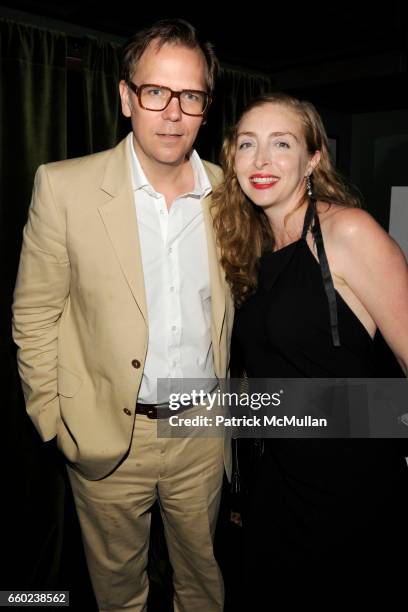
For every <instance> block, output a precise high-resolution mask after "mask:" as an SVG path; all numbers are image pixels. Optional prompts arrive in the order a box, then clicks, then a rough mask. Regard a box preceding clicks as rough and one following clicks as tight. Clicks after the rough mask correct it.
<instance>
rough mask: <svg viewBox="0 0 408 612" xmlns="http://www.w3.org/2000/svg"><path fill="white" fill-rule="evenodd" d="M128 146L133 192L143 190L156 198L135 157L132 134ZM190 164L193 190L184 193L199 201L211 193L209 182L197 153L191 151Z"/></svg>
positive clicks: (129, 136)
mask: <svg viewBox="0 0 408 612" xmlns="http://www.w3.org/2000/svg"><path fill="white" fill-rule="evenodd" d="M127 138H128V144H129V149H130V160H131V161H130V163H131V176H132V186H133V190H134V191H138V190H139V189H144V190H145V191H147V192H148V193H149V194H150V195H152V196H154V197H158V195H159V194H158V193H157V192H156V191H155V190H154V188H153V187H152V185H151V184H150V183H149V181H148V180H147V178H146V175H145V173H144V172H143V168H142V166H141V164H140V161H139V159H138V157H137V155H136V151H135V149H134V146H133V132H130V133H129V134H128V137H127ZM190 162H191V166H192V168H193V173H194V189H193V190H192V191H191V192H190V193H186V194H185V195H187V196H196V197H199V198H200V199H202V198H205V197H206V196H207V195H208V194H209V193H211V191H212V187H211V183H210V180H209V178H208V176H207V173H206V171H205V168H204V164H203V162H202V161H201V159H200V156H199V155H198V153H197V151H196V150H195V149H193V150H192V152H191V155H190Z"/></svg>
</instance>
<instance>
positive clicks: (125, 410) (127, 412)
mask: <svg viewBox="0 0 408 612" xmlns="http://www.w3.org/2000/svg"><path fill="white" fill-rule="evenodd" d="M123 412H124V413H125V414H127V415H128V416H131V414H132V413H131V412H130V410H129V408H124V409H123Z"/></svg>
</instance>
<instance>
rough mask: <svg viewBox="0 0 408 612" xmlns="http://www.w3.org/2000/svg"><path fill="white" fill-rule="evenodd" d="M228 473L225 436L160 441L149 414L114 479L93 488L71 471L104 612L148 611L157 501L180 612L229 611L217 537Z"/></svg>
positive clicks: (140, 417)
mask: <svg viewBox="0 0 408 612" xmlns="http://www.w3.org/2000/svg"><path fill="white" fill-rule="evenodd" d="M189 412H190V411H189ZM194 414H196V410H195V409H194ZM223 472H224V461H223V438H222V437H213V438H210V437H207V438H206V437H198V438H197V437H188V438H158V437H157V422H156V421H155V420H151V419H149V418H148V417H146V416H144V415H137V416H136V421H135V427H134V434H133V440H132V444H131V448H130V452H129V455H128V456H127V458H126V459H125V460H124V461H123V463H121V465H120V466H119V467H118V468H117V469H116V470H115V471H114V472H113V473H112V474H110V475H109V476H107V477H105V478H103V479H102V480H96V481H95V480H94V481H92V480H87V479H85V478H84V477H83V476H82V475H81V474H79V473H78V472H77V471H76V470H74V469H72V468H70V467H68V474H69V478H70V482H71V487H72V490H73V494H74V498H75V504H76V508H77V512H78V516H79V522H80V525H81V531H82V538H83V541H84V546H85V553H86V558H87V563H88V568H89V572H90V576H91V581H92V585H93V588H94V592H95V596H96V599H97V602H98V607H99V610H100V611H105V610H109V611H114V610H131V611H132V612H144V611H145V610H146V601H147V595H148V589H149V584H148V577H147V572H146V566H147V556H148V545H149V530H150V514H149V512H148V510H149V508H150V506H151V505H152V504H153V502H154V501H155V500H156V499H157V498H158V499H159V504H160V509H161V514H162V518H163V524H164V530H165V535H166V541H167V547H168V551H169V557H170V562H171V565H172V568H173V572H174V573H173V580H174V591H175V594H174V610H175V612H221V611H222V609H223V601H224V587H223V581H222V576H221V572H220V569H219V567H218V564H217V562H216V560H215V558H214V553H213V538H214V532H215V525H216V520H217V515H218V508H219V502H220V496H221V485H222V478H223Z"/></svg>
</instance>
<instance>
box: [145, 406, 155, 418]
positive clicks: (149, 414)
mask: <svg viewBox="0 0 408 612" xmlns="http://www.w3.org/2000/svg"><path fill="white" fill-rule="evenodd" d="M147 418H148V419H157V408H156V406H150V408H149V410H148V411H147Z"/></svg>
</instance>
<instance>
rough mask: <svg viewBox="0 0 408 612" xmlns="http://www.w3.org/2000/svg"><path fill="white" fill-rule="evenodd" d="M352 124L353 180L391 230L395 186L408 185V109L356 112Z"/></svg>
mask: <svg viewBox="0 0 408 612" xmlns="http://www.w3.org/2000/svg"><path fill="white" fill-rule="evenodd" d="M351 126H352V132H351V134H352V135H351V166H350V168H351V179H352V181H353V182H354V183H355V184H357V185H358V187H359V188H360V190H361V191H362V193H363V195H364V205H365V208H366V209H367V210H368V211H369V212H371V214H373V215H374V217H375V218H376V219H377V221H379V223H381V225H382V226H383V227H384V228H385V229H387V230H388V227H389V216H390V201H391V187H392V186H393V185H400V186H404V185H408V109H407V110H394V111H388V112H380V113H366V114H355V115H353V116H352V120H351ZM407 205H408V203H407Z"/></svg>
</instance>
